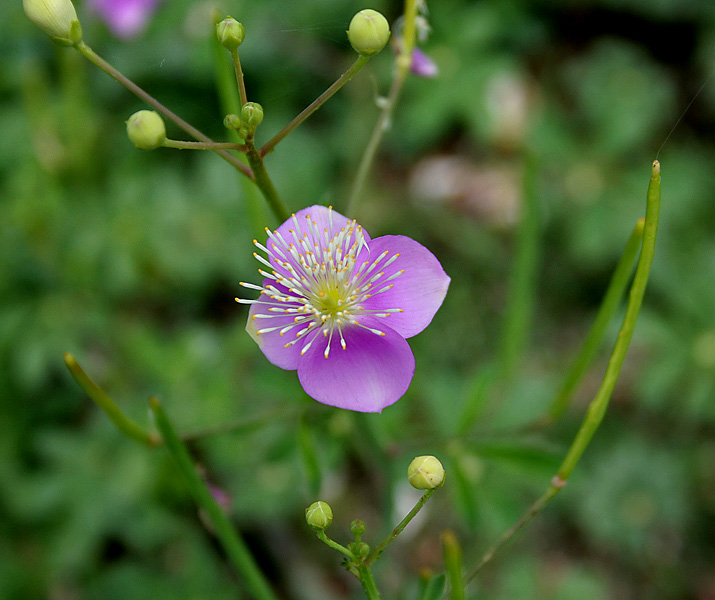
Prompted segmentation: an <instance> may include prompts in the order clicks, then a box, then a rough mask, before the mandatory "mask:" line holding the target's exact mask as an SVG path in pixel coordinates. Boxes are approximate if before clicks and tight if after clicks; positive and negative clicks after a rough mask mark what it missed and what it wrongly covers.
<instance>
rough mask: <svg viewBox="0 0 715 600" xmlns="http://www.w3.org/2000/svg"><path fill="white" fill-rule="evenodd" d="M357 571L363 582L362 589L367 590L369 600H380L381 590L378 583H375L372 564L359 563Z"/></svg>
mask: <svg viewBox="0 0 715 600" xmlns="http://www.w3.org/2000/svg"><path fill="white" fill-rule="evenodd" d="M357 571H358V578H359V579H360V583H362V589H363V590H364V591H365V595H366V596H367V598H368V600H380V592H379V591H378V589H377V585H375V579H374V578H373V576H372V570H371V569H370V566H369V565H367V564H365V563H363V564H361V565H358V567H357Z"/></svg>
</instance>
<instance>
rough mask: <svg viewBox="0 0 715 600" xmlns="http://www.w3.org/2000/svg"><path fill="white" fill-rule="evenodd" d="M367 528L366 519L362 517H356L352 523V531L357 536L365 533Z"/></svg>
mask: <svg viewBox="0 0 715 600" xmlns="http://www.w3.org/2000/svg"><path fill="white" fill-rule="evenodd" d="M366 529H367V528H366V527H365V521H361V520H360V519H355V520H354V521H353V522H352V523H350V533H352V534H353V535H354V536H355V537H356V538H359V537H360V536H361V535H363V534H364V533H365V530H366Z"/></svg>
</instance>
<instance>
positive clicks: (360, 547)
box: [348, 542, 370, 557]
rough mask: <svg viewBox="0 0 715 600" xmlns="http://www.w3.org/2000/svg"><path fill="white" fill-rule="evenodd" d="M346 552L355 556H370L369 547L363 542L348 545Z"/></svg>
mask: <svg viewBox="0 0 715 600" xmlns="http://www.w3.org/2000/svg"><path fill="white" fill-rule="evenodd" d="M348 550H350V552H352V553H353V554H356V555H357V556H363V557H364V556H367V555H368V554H370V546H368V545H367V544H366V543H365V542H352V543H351V544H348Z"/></svg>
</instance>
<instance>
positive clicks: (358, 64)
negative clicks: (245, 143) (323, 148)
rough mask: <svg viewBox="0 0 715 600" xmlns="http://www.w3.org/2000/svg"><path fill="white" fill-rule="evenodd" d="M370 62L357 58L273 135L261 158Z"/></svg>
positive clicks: (364, 57)
mask: <svg viewBox="0 0 715 600" xmlns="http://www.w3.org/2000/svg"><path fill="white" fill-rule="evenodd" d="M368 60H370V57H369V56H359V57H358V59H357V60H356V61H355V62H354V63H353V64H352V66H351V67H350V68H349V69H348V70H347V71H345V73H343V74H342V75H341V76H340V77H338V79H337V80H336V81H335V82H334V83H333V84H332V85H331V86H330V87H329V88H328V89H327V90H325V91H324V92H323V93H322V94H320V96H318V97H317V98H316V99H315V100H313V102H311V103H310V104H309V105H308V106H307V107H306V108H305V109H304V110H303V111H302V112H301V113H300V114H299V115H298V116H296V117H295V119H293V120H292V121H291V122H290V123H288V125H286V126H285V127H284V128H283V129H281V130H280V131H279V132H278V133H276V135H274V136H273V137H272V138H271V139H270V140H268V141H267V142H266V143H265V144H264V145H263V147H262V148H261V150H260V155H261V157H263V156H265V155H266V154H268V153H269V152H270V151H271V150H273V148H275V146H276V144H277V143H278V142H280V141H281V140H282V139H283V138H285V137H286V136H287V135H288V134H289V133H290V132H291V131H293V130H294V129H295V128H296V127H298V125H300V124H301V123H302V122H303V121H305V120H306V119H307V118H308V117H309V116H310V115H312V114H313V113H314V112H315V111H316V110H318V109H319V108H320V107H321V106H322V105H323V104H325V102H326V101H327V100H328V99H329V98H330V97H332V96H333V95H335V93H336V92H337V91H338V90H339V89H340V88H341V87H343V86H344V85H345V84H346V83H347V82H348V81H350V80H351V79H352V78H353V77H355V75H357V74H358V72H359V71H360V69H362V68H363V67H364V66H365V65H366V64H367V61H368Z"/></svg>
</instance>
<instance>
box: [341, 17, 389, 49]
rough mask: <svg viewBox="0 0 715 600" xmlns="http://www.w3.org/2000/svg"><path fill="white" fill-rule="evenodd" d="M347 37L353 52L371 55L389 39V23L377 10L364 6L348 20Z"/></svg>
mask: <svg viewBox="0 0 715 600" xmlns="http://www.w3.org/2000/svg"><path fill="white" fill-rule="evenodd" d="M348 39H349V40H350V45H351V46H352V47H353V49H354V50H355V52H357V53H358V54H362V55H365V56H372V55H373V54H377V53H378V52H380V50H382V49H383V48H384V47H385V44H387V40H389V39H390V25H389V24H388V22H387V19H386V18H385V17H383V16H382V15H381V14H380V13H379V12H377V11H376V10H372V9H370V8H366V9H365V10H361V11H360V12H359V13H357V14H356V15H355V16H354V17H353V19H352V21H350V28H349V29H348Z"/></svg>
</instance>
